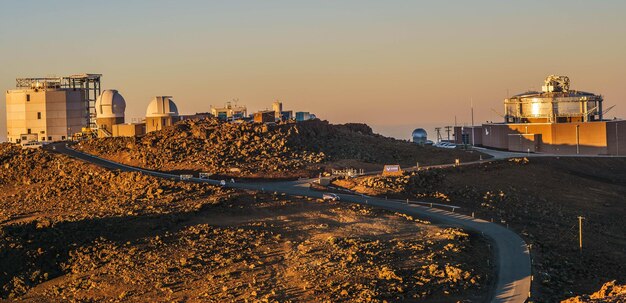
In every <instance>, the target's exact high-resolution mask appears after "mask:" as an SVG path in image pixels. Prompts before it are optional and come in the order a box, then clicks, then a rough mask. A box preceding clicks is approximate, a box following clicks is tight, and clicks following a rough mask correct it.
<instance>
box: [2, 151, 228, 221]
mask: <svg viewBox="0 0 626 303" xmlns="http://www.w3.org/2000/svg"><path fill="white" fill-rule="evenodd" d="M0 165H1V166H2V169H0V188H1V189H2V190H1V191H0V202H1V203H0V222H3V221H7V220H11V219H15V218H23V217H30V216H37V215H42V214H43V215H46V214H48V215H51V216H49V219H52V220H55V221H59V220H80V219H85V218H98V217H104V216H122V215H138V214H158V213H170V212H180V211H191V210H194V209H198V208H200V207H202V205H204V204H213V203H216V202H217V201H218V200H219V198H220V197H221V196H223V195H224V194H225V193H223V194H222V195H215V194H218V193H221V192H222V189H219V188H217V187H213V186H208V185H200V184H193V183H184V182H174V181H169V180H163V179H158V178H154V177H150V176H146V175H142V174H140V173H136V172H114V171H109V170H106V169H102V168H99V167H96V166H93V165H88V164H85V163H83V162H81V161H77V160H72V159H69V158H68V157H65V156H61V155H54V154H51V153H48V152H45V151H42V150H33V149H24V150H23V149H21V148H20V147H18V146H15V145H12V144H7V143H4V144H0Z"/></svg>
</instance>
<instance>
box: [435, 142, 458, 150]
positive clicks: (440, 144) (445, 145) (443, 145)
mask: <svg viewBox="0 0 626 303" xmlns="http://www.w3.org/2000/svg"><path fill="white" fill-rule="evenodd" d="M435 147H439V148H450V149H452V148H456V144H454V143H451V142H444V141H441V142H437V143H436V144H435Z"/></svg>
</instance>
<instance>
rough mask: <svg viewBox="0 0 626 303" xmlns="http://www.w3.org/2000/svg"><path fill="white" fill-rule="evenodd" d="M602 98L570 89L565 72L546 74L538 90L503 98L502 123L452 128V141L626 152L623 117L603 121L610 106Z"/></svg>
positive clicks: (566, 150) (570, 151)
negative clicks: (453, 138) (604, 106)
mask: <svg viewBox="0 0 626 303" xmlns="http://www.w3.org/2000/svg"><path fill="white" fill-rule="evenodd" d="M603 101H604V100H603V98H602V96H600V95H596V94H593V93H588V92H583V91H577V90H572V89H571V88H570V79H569V78H568V77H565V76H554V75H551V76H548V77H547V78H546V80H545V81H544V85H543V86H542V91H541V92H535V91H531V92H526V93H522V94H518V95H515V96H513V97H510V98H507V99H505V100H504V110H505V114H504V120H505V121H504V123H488V124H483V125H482V126H471V127H464V128H462V127H456V128H455V136H454V137H455V141H456V143H457V144H472V145H482V146H485V147H489V148H494V149H501V150H509V151H516V152H540V153H547V154H561V155H576V154H581V155H626V121H624V120H618V119H614V120H605V119H604V114H606V112H607V111H608V110H610V109H611V108H612V107H610V108H608V109H606V110H605V109H603ZM468 133H469V135H468ZM620 146H622V149H621V151H620Z"/></svg>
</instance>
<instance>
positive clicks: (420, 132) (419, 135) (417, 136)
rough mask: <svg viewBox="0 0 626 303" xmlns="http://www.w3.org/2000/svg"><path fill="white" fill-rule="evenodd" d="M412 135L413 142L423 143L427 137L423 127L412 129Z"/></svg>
mask: <svg viewBox="0 0 626 303" xmlns="http://www.w3.org/2000/svg"><path fill="white" fill-rule="evenodd" d="M412 137H413V142H414V143H418V144H425V143H426V140H427V138H428V134H427V133H426V130H424V129H423V128H418V129H415V130H414V131H413V133H412Z"/></svg>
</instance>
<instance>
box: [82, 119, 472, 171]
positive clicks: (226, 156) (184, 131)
mask: <svg viewBox="0 0 626 303" xmlns="http://www.w3.org/2000/svg"><path fill="white" fill-rule="evenodd" d="M77 148H79V149H82V150H83V151H85V152H88V153H92V154H96V155H99V156H102V157H106V158H109V159H111V160H114V161H120V162H123V163H126V164H129V165H138V166H142V167H145V168H150V169H157V170H167V171H176V170H179V171H190V170H191V171H204V172H212V173H218V174H223V175H231V176H246V177H295V176H310V175H315V174H317V173H318V172H320V171H321V170H324V169H325V168H327V167H328V166H332V167H337V166H339V167H341V166H344V167H353V168H372V167H373V168H375V169H381V168H382V165H383V164H402V165H409V166H414V165H415V163H416V162H420V163H421V164H422V165H427V164H435V163H452V162H453V161H454V159H456V158H459V159H462V161H470V160H476V159H478V157H479V156H478V154H471V153H468V152H462V151H456V150H452V151H451V150H441V149H436V148H432V147H420V146H417V145H415V144H411V143H408V142H405V141H400V140H395V139H392V138H386V137H383V136H380V135H377V134H374V133H373V132H372V129H371V128H370V127H368V126H367V125H364V124H345V125H332V124H329V123H328V122H324V121H308V122H303V123H297V124H295V123H290V124H282V125H274V126H268V125H263V124H250V123H243V124H232V123H222V122H220V121H218V120H217V119H204V120H186V121H182V122H179V123H177V124H176V125H174V126H172V127H169V128H166V129H164V130H161V131H157V132H152V133H149V134H147V135H145V136H143V137H141V138H104V139H95V140H90V141H85V142H81V143H80V144H79V145H78V146H77ZM372 165H373V166H372Z"/></svg>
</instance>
